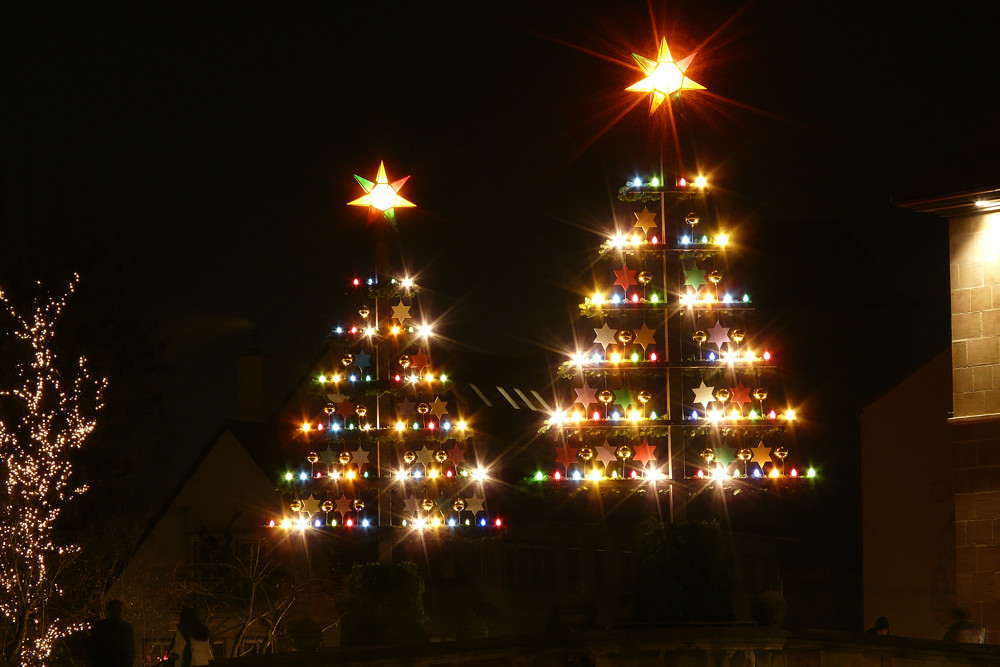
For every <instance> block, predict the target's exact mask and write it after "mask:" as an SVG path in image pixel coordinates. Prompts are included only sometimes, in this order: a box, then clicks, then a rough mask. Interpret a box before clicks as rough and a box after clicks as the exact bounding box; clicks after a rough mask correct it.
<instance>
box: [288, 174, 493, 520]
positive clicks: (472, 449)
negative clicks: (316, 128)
mask: <svg viewBox="0 0 1000 667" xmlns="http://www.w3.org/2000/svg"><path fill="white" fill-rule="evenodd" d="M355 178H356V179H357V180H358V183H359V184H360V185H361V187H362V188H363V189H364V191H365V195H364V196H362V197H361V198H359V199H357V200H355V201H352V202H350V203H351V204H352V205H358V206H367V207H368V208H369V216H368V220H369V222H377V223H385V222H388V223H390V224H391V227H392V228H395V214H394V211H393V209H394V208H395V207H398V206H413V204H412V203H411V202H409V201H407V200H405V199H403V198H402V197H401V196H400V195H399V194H398V193H399V190H400V189H401V188H402V186H403V183H405V181H406V178H403V179H399V180H397V181H394V182H389V180H388V178H387V176H386V172H385V167H384V165H380V166H379V170H378V175H377V177H376V179H375V181H374V182H372V181H369V180H367V179H364V178H362V177H360V176H356V177H355ZM381 226H382V229H379V230H376V233H377V234H379V235H380V240H379V241H378V243H377V244H376V252H375V258H376V259H375V270H374V272H373V273H372V274H371V275H368V276H364V277H362V276H356V277H352V278H351V279H350V285H349V286H348V292H347V297H346V299H345V301H346V302H347V303H350V304H351V306H352V307H351V309H350V310H352V311H353V315H352V316H351V318H350V320H349V321H346V322H344V323H343V324H340V325H337V326H336V327H335V329H334V336H333V339H332V340H331V344H330V348H329V350H328V352H327V353H326V354H325V355H324V357H323V360H322V361H321V362H320V363H319V365H318V368H317V372H316V374H315V376H314V377H313V378H312V379H311V383H312V384H311V387H310V388H309V390H308V392H307V398H306V400H305V401H304V403H305V404H306V406H307V412H308V413H309V414H306V415H305V418H304V420H303V421H302V423H301V424H300V425H299V427H298V430H297V434H296V442H297V444H296V446H297V447H298V449H300V450H301V452H300V453H301V465H300V466H299V467H298V468H296V469H292V470H289V471H287V472H285V474H284V480H283V481H284V484H285V485H284V487H283V493H284V497H285V498H286V507H287V512H286V513H285V515H284V516H283V517H281V518H278V519H276V520H275V521H274V522H273V524H274V525H277V526H281V527H284V528H291V529H298V530H320V529H322V530H349V531H351V530H366V529H371V528H375V527H387V526H396V527H399V528H402V529H407V530H414V531H419V532H424V531H430V530H463V529H465V530H484V529H495V528H497V527H499V526H501V525H502V520H501V519H500V518H499V517H496V516H492V515H490V514H489V512H488V508H487V504H486V487H487V486H488V484H489V480H490V476H489V472H488V469H487V468H486V467H485V466H484V465H481V462H480V459H479V457H478V454H477V451H476V446H475V442H474V437H473V429H472V428H471V426H470V424H469V423H468V422H467V421H466V420H465V419H463V416H462V412H461V406H460V401H459V397H458V396H457V395H456V393H455V392H454V386H453V384H452V382H451V379H450V378H449V375H448V373H447V370H446V369H444V368H440V367H439V366H438V365H437V364H435V362H434V358H433V356H432V351H433V347H434V345H433V341H434V338H435V332H434V328H433V325H432V324H431V323H430V322H429V320H428V319H427V317H426V315H427V314H426V313H425V312H424V311H423V310H422V308H421V304H420V300H419V292H420V289H419V287H418V285H417V284H416V283H415V281H414V280H413V279H412V278H410V277H409V276H408V275H406V273H405V272H403V271H402V270H401V269H393V268H391V267H390V263H389V258H388V255H389V252H388V248H389V247H390V245H395V244H397V243H398V235H397V234H396V233H395V232H394V231H393V230H392V229H390V228H389V227H387V226H386V225H385V224H382V225H381Z"/></svg>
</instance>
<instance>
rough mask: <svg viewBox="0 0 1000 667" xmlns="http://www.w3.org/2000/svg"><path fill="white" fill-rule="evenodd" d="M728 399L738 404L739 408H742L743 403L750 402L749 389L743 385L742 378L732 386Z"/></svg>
mask: <svg viewBox="0 0 1000 667" xmlns="http://www.w3.org/2000/svg"><path fill="white" fill-rule="evenodd" d="M729 401H730V402H731V403H735V404H736V405H738V406H740V410H743V404H744V403H749V402H750V389H749V388H748V387H744V386H743V380H740V383H739V384H738V385H736V386H735V387H733V395H732V396H731V397H730V398H729Z"/></svg>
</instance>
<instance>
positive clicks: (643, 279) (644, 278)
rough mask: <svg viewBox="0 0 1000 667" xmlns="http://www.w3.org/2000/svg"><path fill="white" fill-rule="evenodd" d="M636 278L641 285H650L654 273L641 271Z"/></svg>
mask: <svg viewBox="0 0 1000 667" xmlns="http://www.w3.org/2000/svg"><path fill="white" fill-rule="evenodd" d="M635 278H636V280H638V281H639V284H640V285H648V284H649V283H651V282H653V274H652V273H650V272H649V271H645V270H643V271H640V272H639V274H638V275H636V277H635Z"/></svg>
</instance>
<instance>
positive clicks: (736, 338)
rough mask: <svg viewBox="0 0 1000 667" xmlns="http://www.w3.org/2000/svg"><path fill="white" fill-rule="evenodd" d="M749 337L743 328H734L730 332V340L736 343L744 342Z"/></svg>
mask: <svg viewBox="0 0 1000 667" xmlns="http://www.w3.org/2000/svg"><path fill="white" fill-rule="evenodd" d="M746 337H747V333H746V332H745V331H743V329H733V330H732V331H730V332H729V340H731V341H733V342H734V343H742V342H743V339H744V338H746Z"/></svg>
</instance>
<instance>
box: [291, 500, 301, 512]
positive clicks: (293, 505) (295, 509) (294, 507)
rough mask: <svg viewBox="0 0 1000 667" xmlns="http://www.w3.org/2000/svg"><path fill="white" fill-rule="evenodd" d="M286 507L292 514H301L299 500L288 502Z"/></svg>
mask: <svg viewBox="0 0 1000 667" xmlns="http://www.w3.org/2000/svg"><path fill="white" fill-rule="evenodd" d="M288 507H289V508H291V510H292V511H293V512H301V511H302V501H301V500H293V501H292V502H290V503H289V504H288Z"/></svg>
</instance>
